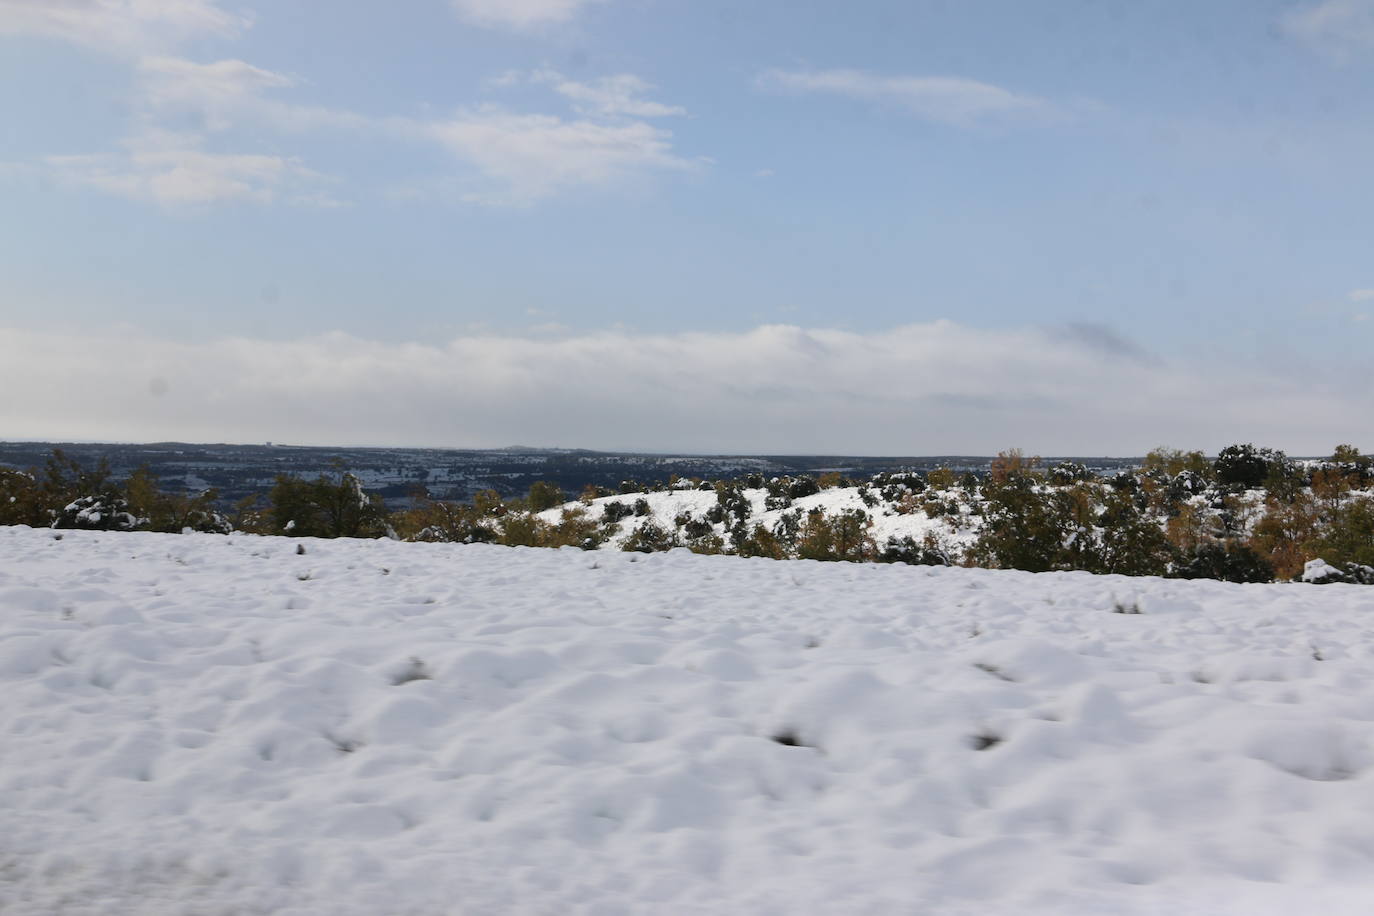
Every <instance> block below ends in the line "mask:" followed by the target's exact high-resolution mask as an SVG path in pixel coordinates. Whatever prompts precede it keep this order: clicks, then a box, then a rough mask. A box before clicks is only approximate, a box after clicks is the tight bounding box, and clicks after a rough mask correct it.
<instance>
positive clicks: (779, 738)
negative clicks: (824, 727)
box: [768, 728, 814, 747]
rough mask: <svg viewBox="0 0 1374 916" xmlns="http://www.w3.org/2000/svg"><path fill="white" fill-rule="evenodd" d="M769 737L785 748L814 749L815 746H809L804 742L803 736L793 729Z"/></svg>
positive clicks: (785, 729) (786, 729)
mask: <svg viewBox="0 0 1374 916" xmlns="http://www.w3.org/2000/svg"><path fill="white" fill-rule="evenodd" d="M768 737H769V739H770V740H773V741H776V742H777V743H778V744H781V745H782V746H784V747H814V745H811V744H807V743H806V742H805V741H803V740H802V739H801V735H799V734H797V731H796V729H793V728H784V729H783V730H782V731H780V732H778V733H777V734H774V735H769V736H768Z"/></svg>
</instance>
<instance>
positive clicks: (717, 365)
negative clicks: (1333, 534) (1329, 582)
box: [0, 321, 1374, 455]
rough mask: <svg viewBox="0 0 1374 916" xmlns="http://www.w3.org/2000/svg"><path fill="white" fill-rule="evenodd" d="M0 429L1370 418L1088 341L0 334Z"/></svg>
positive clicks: (1297, 445) (1211, 443) (97, 434)
mask: <svg viewBox="0 0 1374 916" xmlns="http://www.w3.org/2000/svg"><path fill="white" fill-rule="evenodd" d="M0 352H4V353H6V354H12V356H11V357H9V358H7V359H6V360H4V361H3V362H2V363H0V392H5V394H4V395H3V396H0V429H3V430H4V431H5V434H6V435H8V436H14V437H24V438H42V439H96V440H122V441H160V440H182V441H196V442H258V441H264V440H272V441H280V442H290V443H297V444H353V445H411V446H455V447H496V446H503V445H509V444H511V443H514V442H522V443H534V444H542V445H551V446H552V445H557V446H568V447H585V448H607V449H642V450H652V451H686V452H734V453H772V454H780V453H818V454H877V455H884V454H886V455H915V454H951V453H955V454H957V453H982V454H988V453H993V452H996V451H998V450H1000V449H1004V448H1008V447H1011V446H1020V447H1023V448H1026V449H1027V450H1029V451H1032V452H1041V453H1046V454H1117V455H1130V454H1141V453H1143V452H1144V451H1145V450H1147V449H1149V448H1151V447H1153V446H1156V445H1160V444H1168V445H1174V446H1178V447H1189V448H1194V447H1195V448H1204V449H1207V450H1215V449H1218V448H1220V447H1221V446H1224V445H1226V444H1229V443H1230V442H1235V441H1256V442H1261V443H1264V444H1268V445H1272V446H1275V447H1278V448H1284V449H1286V450H1288V451H1289V452H1290V453H1293V454H1308V453H1322V454H1324V453H1326V452H1328V451H1329V450H1330V448H1331V447H1332V446H1333V445H1334V444H1335V443H1337V442H1343V441H1347V440H1348V439H1350V438H1351V436H1352V435H1354V434H1355V433H1357V430H1356V429H1355V428H1353V426H1354V422H1355V418H1358V417H1360V416H1368V415H1369V413H1370V410H1371V408H1374V395H1372V394H1371V393H1370V391H1371V388H1370V386H1369V385H1368V384H1365V385H1362V386H1352V387H1350V388H1348V389H1343V390H1341V391H1327V390H1321V389H1320V388H1319V387H1317V386H1315V385H1314V384H1313V383H1311V382H1304V381H1302V380H1299V379H1296V378H1295V379H1287V378H1282V377H1279V376H1275V375H1273V374H1261V373H1259V372H1254V373H1250V374H1246V373H1239V372H1236V371H1234V370H1227V369H1225V368H1223V367H1210V366H1192V367H1184V366H1180V365H1173V364H1170V363H1168V362H1165V361H1162V360H1158V359H1154V358H1150V357H1148V356H1144V355H1141V354H1139V353H1137V352H1134V351H1133V350H1132V348H1130V347H1129V346H1127V345H1125V344H1123V343H1122V342H1121V341H1120V340H1119V339H1117V338H1115V337H1114V336H1113V335H1112V334H1111V333H1110V332H1109V331H1108V330H1107V329H1101V330H1100V331H1093V330H1091V329H1085V328H1084V327H1083V326H1077V327H1075V328H1072V329H1068V331H1065V329H1041V328H1022V329H1013V330H998V331H989V330H978V329H972V328H968V327H965V326H961V325H959V324H955V323H952V322H948V321H938V322H934V323H930V324H916V325H908V326H904V327H899V328H894V329H892V330H890V331H886V332H881V333H851V332H845V331H837V330H825V329H804V328H798V327H792V326H782V325H769V326H764V327H759V328H756V329H754V330H751V331H747V332H741V333H682V334H672V335H650V334H633V333H626V332H612V331H607V332H599V333H585V334H578V335H574V336H567V337H562V338H548V337H536V338H530V337H522V336H517V335H474V336H467V337H460V338H458V339H455V340H452V341H449V342H447V343H403V344H396V343H382V342H375V341H368V340H362V339H359V338H356V337H351V336H348V335H345V334H342V333H329V334H324V335H320V336H317V337H311V338H307V339H299V340H289V341H272V340H249V339H241V338H239V339H226V340H220V341H215V342H210V343H199V344H192V343H182V342H172V341H166V340H159V339H154V338H149V337H143V336H137V335H133V336H119V335H113V334H107V335H101V336H95V335H92V336H81V337H72V336H69V335H60V334H49V333H40V332H33V331H21V330H4V329H0Z"/></svg>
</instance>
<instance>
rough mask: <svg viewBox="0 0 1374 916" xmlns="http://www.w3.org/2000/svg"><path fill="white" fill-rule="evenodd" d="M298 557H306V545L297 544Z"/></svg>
mask: <svg viewBox="0 0 1374 916" xmlns="http://www.w3.org/2000/svg"><path fill="white" fill-rule="evenodd" d="M296 556H298V557H303V556H305V545H304V544H297V545H296Z"/></svg>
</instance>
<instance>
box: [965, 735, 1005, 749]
mask: <svg viewBox="0 0 1374 916" xmlns="http://www.w3.org/2000/svg"><path fill="white" fill-rule="evenodd" d="M968 741H969V746H970V747H972V748H973V749H974V750H975V751H986V750H988V749H989V748H994V747H996V746H997V745H999V744H1001V743H1002V736H1001V735H994V734H993V733H992V732H980V733H979V734H976V735H974V736H973V737H971V738H969V739H968Z"/></svg>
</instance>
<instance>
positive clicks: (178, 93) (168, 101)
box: [137, 57, 373, 132]
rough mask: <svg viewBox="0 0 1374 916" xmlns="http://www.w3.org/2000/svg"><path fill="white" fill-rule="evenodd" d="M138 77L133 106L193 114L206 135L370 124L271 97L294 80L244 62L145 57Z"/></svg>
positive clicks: (147, 111) (153, 113) (154, 113)
mask: <svg viewBox="0 0 1374 916" xmlns="http://www.w3.org/2000/svg"><path fill="white" fill-rule="evenodd" d="M138 73H139V97H138V100H137V103H138V105H139V106H140V108H141V110H142V112H143V114H144V115H145V116H147V117H150V118H158V117H162V116H165V115H177V114H193V115H197V116H199V117H200V118H201V120H202V124H203V126H204V128H205V129H206V130H211V131H223V130H229V129H231V128H233V127H235V126H239V125H241V124H242V123H243V122H252V123H254V124H266V125H268V126H271V127H273V128H275V129H277V130H281V131H286V132H300V131H307V130H318V129H322V128H345V129H359V128H366V127H369V126H372V123H373V122H371V121H370V120H369V119H368V118H365V117H363V116H361V115H358V114H355V113H353V112H350V111H344V110H340V109H334V108H323V107H319V106H313V105H299V104H295V103H292V102H283V101H280V100H278V99H274V98H270V97H268V96H267V95H266V93H268V92H269V91H271V90H274V89H289V88H291V87H293V86H295V85H296V80H295V79H293V78H292V77H290V76H287V75H286V74H283V73H276V72H273V71H271V70H264V69H263V68H261V67H255V66H253V65H252V64H250V63H247V62H245V61H242V60H218V61H214V62H212V63H208V64H201V63H196V62H195V61H190V60H185V59H183V58H179V57H145V58H143V59H141V60H140V61H139V62H138Z"/></svg>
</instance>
